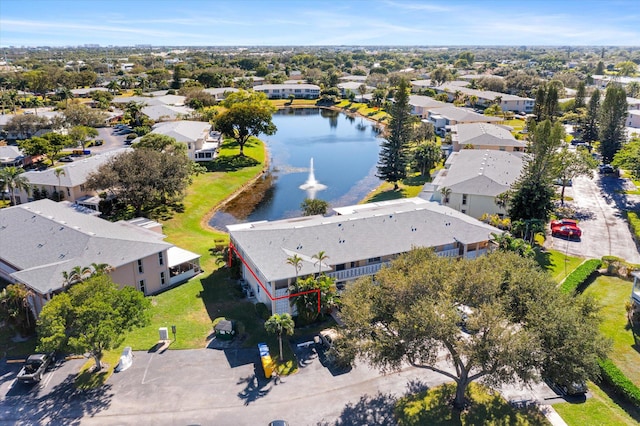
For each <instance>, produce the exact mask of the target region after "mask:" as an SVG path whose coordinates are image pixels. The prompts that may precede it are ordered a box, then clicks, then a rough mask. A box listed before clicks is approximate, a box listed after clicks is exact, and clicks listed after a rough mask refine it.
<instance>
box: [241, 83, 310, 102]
mask: <svg viewBox="0 0 640 426" xmlns="http://www.w3.org/2000/svg"><path fill="white" fill-rule="evenodd" d="M253 90H255V91H256V92H262V93H265V94H266V95H267V98H269V99H287V98H288V97H289V95H293V96H295V97H296V98H302V99H317V98H318V97H320V86H316V85H315V84H263V85H260V86H256V87H254V89H253Z"/></svg>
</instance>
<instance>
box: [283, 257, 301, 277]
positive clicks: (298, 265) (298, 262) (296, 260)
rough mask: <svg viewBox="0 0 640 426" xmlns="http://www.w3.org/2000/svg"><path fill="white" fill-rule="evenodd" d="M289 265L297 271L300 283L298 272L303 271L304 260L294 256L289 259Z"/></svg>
mask: <svg viewBox="0 0 640 426" xmlns="http://www.w3.org/2000/svg"><path fill="white" fill-rule="evenodd" d="M287 263H288V264H289V265H291V266H293V267H294V268H295V269H296V281H298V272H300V269H302V258H301V257H300V256H298V255H297V254H294V255H293V256H291V257H287ZM294 282H295V281H294Z"/></svg>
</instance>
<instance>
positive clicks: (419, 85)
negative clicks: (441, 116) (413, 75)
mask: <svg viewBox="0 0 640 426" xmlns="http://www.w3.org/2000/svg"><path fill="white" fill-rule="evenodd" d="M432 88H433V86H432V83H431V80H413V81H412V82H411V91H412V92H413V93H417V92H419V91H421V90H424V89H432Z"/></svg>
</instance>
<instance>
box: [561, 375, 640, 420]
mask: <svg viewBox="0 0 640 426" xmlns="http://www.w3.org/2000/svg"><path fill="white" fill-rule="evenodd" d="M589 390H590V391H591V394H592V397H591V398H589V399H587V400H586V401H585V402H583V403H578V404H573V403H569V402H563V403H561V404H554V406H553V408H554V409H555V410H556V411H557V412H558V414H560V417H562V420H564V421H565V422H566V423H567V424H568V425H569V426H583V425H606V426H624V425H636V424H638V422H640V411H638V409H637V408H634V407H625V408H626V411H625V409H623V408H622V407H621V405H619V404H621V402H620V401H614V400H612V399H611V398H610V397H609V395H607V394H606V393H605V392H604V391H603V390H602V389H600V388H599V387H598V386H596V385H595V384H594V383H591V382H589ZM622 405H624V404H622Z"/></svg>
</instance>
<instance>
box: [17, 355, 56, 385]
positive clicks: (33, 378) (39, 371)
mask: <svg viewBox="0 0 640 426" xmlns="http://www.w3.org/2000/svg"><path fill="white" fill-rule="evenodd" d="M52 361H53V354H33V355H29V358H27V360H26V361H25V363H24V366H23V367H22V369H21V370H20V372H19V373H18V381H19V382H22V383H36V382H39V381H40V380H42V376H43V375H44V372H45V371H46V370H47V367H49V364H51V362H52Z"/></svg>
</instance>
